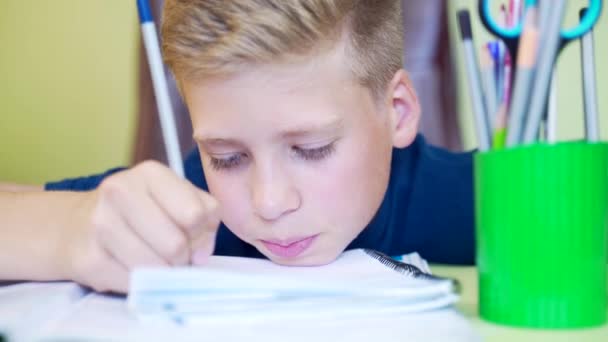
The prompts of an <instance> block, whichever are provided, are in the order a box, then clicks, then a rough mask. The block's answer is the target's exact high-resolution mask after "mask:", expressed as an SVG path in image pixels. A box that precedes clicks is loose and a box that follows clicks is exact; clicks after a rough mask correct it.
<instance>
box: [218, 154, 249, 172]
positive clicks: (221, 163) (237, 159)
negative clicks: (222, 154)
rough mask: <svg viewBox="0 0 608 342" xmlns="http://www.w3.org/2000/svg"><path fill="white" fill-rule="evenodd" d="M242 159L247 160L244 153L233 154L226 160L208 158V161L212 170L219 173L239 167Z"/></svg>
mask: <svg viewBox="0 0 608 342" xmlns="http://www.w3.org/2000/svg"><path fill="white" fill-rule="evenodd" d="M244 158H247V155H246V154H245V153H235V154H231V155H229V156H228V157H226V158H216V157H209V161H210V164H211V167H213V169H215V170H218V171H220V170H227V169H232V168H235V167H237V166H239V165H240V164H241V163H242V161H243V159H244Z"/></svg>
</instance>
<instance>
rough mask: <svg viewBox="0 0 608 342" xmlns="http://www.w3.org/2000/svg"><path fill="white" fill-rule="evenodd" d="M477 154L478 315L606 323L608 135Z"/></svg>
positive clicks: (538, 323) (517, 322) (549, 324)
mask: <svg viewBox="0 0 608 342" xmlns="http://www.w3.org/2000/svg"><path fill="white" fill-rule="evenodd" d="M474 158H475V160H474V167H475V169H474V170H475V171H474V172H475V176H474V177H475V218H476V241H477V267H478V271H479V312H480V316H481V317H482V318H484V319H486V320H489V321H492V322H496V323H500V324H506V325H514V326H526V327H535V328H580V327H590V326H598V325H602V324H604V323H605V322H606V308H607V307H606V297H607V296H606V295H607V293H606V268H607V265H606V261H607V258H606V243H607V240H606V238H607V236H606V229H607V223H608V214H607V212H608V196H607V189H608V144H606V143H596V144H589V143H585V142H566V143H558V144H554V145H548V144H532V145H527V146H520V147H515V148H511V149H503V150H499V151H491V152H486V153H477V154H476V155H475V157H474Z"/></svg>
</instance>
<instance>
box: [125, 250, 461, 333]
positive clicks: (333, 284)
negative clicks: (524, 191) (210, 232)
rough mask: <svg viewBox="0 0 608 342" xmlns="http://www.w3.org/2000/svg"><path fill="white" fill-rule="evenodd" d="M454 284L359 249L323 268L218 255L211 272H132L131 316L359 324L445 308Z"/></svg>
mask: <svg viewBox="0 0 608 342" xmlns="http://www.w3.org/2000/svg"><path fill="white" fill-rule="evenodd" d="M457 292H458V285H457V284H456V282H455V281H454V280H451V279H446V278H440V277H436V276H433V275H432V274H431V273H430V270H429V268H428V265H427V264H426V262H425V261H424V260H423V259H422V258H420V256H419V255H417V254H409V255H405V256H402V257H400V258H391V257H388V256H386V255H384V254H382V253H379V252H376V251H373V250H368V249H356V250H351V251H347V252H345V253H343V254H342V255H341V256H339V257H338V258H337V260H335V261H334V262H333V263H331V264H328V265H325V266H317V267H289V266H280V265H277V264H274V263H272V262H271V261H268V260H262V259H251V258H241V257H223V256H213V257H211V258H210V259H209V262H208V264H207V265H205V267H197V268H193V267H181V268H142V269H138V270H136V271H134V272H133V273H132V274H131V281H130V290H129V297H128V298H127V304H128V308H129V310H130V311H131V312H132V313H133V314H134V315H135V316H136V317H137V318H138V319H139V320H140V321H142V322H163V321H164V322H172V323H177V324H179V325H196V324H201V323H205V324H208V323H209V322H210V321H218V322H221V321H222V320H226V319H227V318H229V319H230V321H232V322H235V321H236V320H238V321H240V322H249V323H252V322H256V321H263V322H268V321H269V320H278V321H281V320H285V319H290V318H295V319H309V318H315V319H323V318H328V319H329V318H331V319H332V320H339V319H352V318H353V317H357V316H365V317H374V316H382V315H394V314H404V313H415V312H423V311H429V310H435V309H440V308H445V307H447V306H450V305H452V304H453V303H455V302H456V301H457V300H458V293H457Z"/></svg>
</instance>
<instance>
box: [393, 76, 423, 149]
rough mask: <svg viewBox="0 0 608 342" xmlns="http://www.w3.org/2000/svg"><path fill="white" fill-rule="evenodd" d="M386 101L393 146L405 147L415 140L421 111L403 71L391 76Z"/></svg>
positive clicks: (412, 88) (412, 87) (416, 97)
mask: <svg viewBox="0 0 608 342" xmlns="http://www.w3.org/2000/svg"><path fill="white" fill-rule="evenodd" d="M386 101H387V103H386V104H387V107H386V108H388V111H389V117H390V124H391V127H390V128H391V131H392V133H393V134H392V136H393V146H395V147H397V148H403V147H407V146H409V145H410V144H411V143H412V142H413V141H414V139H416V134H417V133H418V124H419V122H420V112H421V109H420V103H419V102H418V96H417V95H416V91H415V90H414V86H413V85H412V82H411V81H410V78H409V76H408V75H407V72H406V71H405V70H403V69H400V70H399V71H397V72H396V73H395V75H394V76H393V79H392V80H391V82H390V84H389V86H388V89H387V96H386Z"/></svg>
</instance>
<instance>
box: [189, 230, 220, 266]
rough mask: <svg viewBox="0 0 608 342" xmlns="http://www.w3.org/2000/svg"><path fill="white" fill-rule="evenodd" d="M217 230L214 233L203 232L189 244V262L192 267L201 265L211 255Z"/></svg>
mask: <svg viewBox="0 0 608 342" xmlns="http://www.w3.org/2000/svg"><path fill="white" fill-rule="evenodd" d="M216 237H217V229H216V230H214V231H204V232H203V233H201V235H200V236H198V237H197V238H195V239H193V240H192V242H191V250H192V255H191V257H190V261H191V263H192V264H193V265H203V264H205V263H206V262H207V260H208V259H209V256H211V255H212V254H213V251H214V249H215V240H216Z"/></svg>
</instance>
